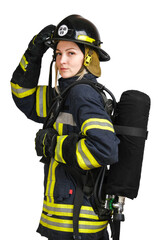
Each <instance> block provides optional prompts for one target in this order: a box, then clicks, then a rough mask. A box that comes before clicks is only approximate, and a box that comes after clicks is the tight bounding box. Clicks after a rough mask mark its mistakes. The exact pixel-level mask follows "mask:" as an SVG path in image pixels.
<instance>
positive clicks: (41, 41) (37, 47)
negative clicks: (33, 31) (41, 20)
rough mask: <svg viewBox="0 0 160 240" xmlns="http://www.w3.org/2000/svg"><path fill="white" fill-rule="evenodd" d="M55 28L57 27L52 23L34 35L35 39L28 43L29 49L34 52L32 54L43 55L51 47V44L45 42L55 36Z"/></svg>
mask: <svg viewBox="0 0 160 240" xmlns="http://www.w3.org/2000/svg"><path fill="white" fill-rule="evenodd" d="M55 28H56V27H55V26H54V25H52V24H51V25H48V26H47V27H45V28H43V29H42V30H41V31H40V32H39V33H38V34H37V35H35V36H34V37H33V39H32V40H31V41H30V43H29V45H28V49H29V50H30V51H31V52H32V54H34V55H36V56H40V57H42V56H43V54H44V53H45V52H46V51H47V49H48V48H49V46H48V45H46V44H45V42H47V40H51V39H52V38H53V34H54V30H55Z"/></svg>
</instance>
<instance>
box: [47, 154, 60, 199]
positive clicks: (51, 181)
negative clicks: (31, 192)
mask: <svg viewBox="0 0 160 240" xmlns="http://www.w3.org/2000/svg"><path fill="white" fill-rule="evenodd" d="M57 166H58V163H57V162H56V161H54V159H53V158H52V159H51V162H50V166H49V172H48V179H47V185H46V192H45V196H47V199H48V201H49V202H54V198H53V193H54V186H55V171H56V167H57Z"/></svg>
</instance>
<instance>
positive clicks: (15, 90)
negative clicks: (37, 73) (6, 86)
mask: <svg viewBox="0 0 160 240" xmlns="http://www.w3.org/2000/svg"><path fill="white" fill-rule="evenodd" d="M11 88H12V90H13V91H14V92H15V93H17V94H21V93H24V92H27V91H28V90H30V88H19V89H16V88H14V87H11Z"/></svg>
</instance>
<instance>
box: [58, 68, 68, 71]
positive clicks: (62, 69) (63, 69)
mask: <svg viewBox="0 0 160 240" xmlns="http://www.w3.org/2000/svg"><path fill="white" fill-rule="evenodd" d="M60 70H61V71H67V70H68V68H60Z"/></svg>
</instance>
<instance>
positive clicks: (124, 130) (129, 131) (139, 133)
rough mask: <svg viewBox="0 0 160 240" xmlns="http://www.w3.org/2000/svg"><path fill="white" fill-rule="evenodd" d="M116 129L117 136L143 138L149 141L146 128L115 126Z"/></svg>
mask: <svg viewBox="0 0 160 240" xmlns="http://www.w3.org/2000/svg"><path fill="white" fill-rule="evenodd" d="M114 129H115V132H116V134H120V135H128V136H134V137H143V138H145V139H147V135H148V132H147V130H146V129H144V128H137V127H128V126H119V125H114Z"/></svg>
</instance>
